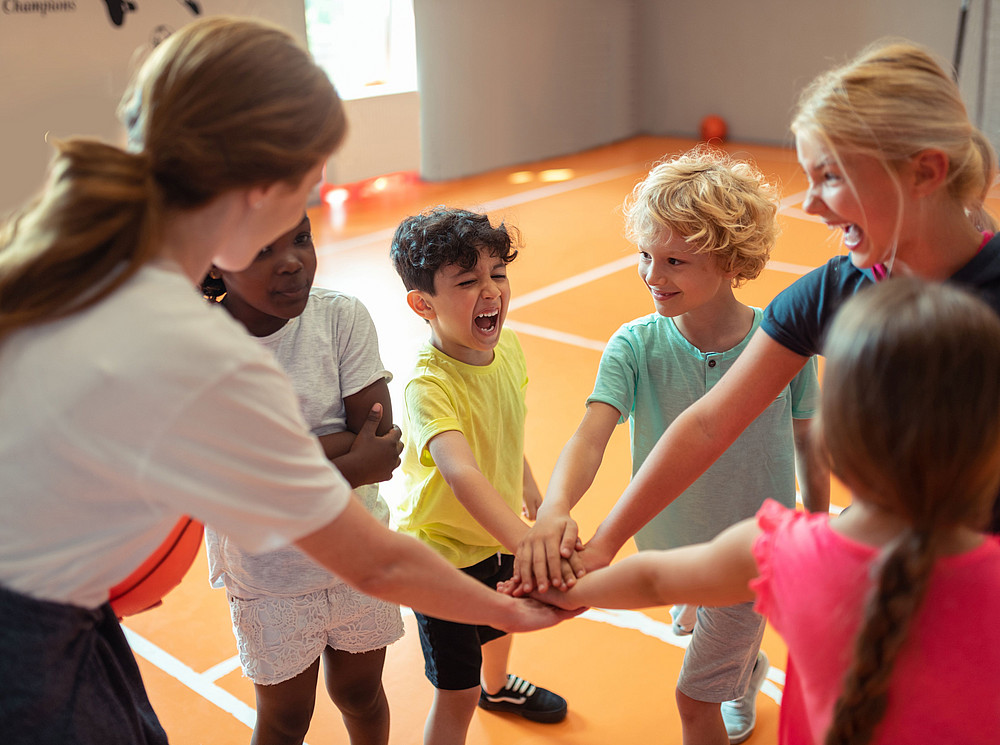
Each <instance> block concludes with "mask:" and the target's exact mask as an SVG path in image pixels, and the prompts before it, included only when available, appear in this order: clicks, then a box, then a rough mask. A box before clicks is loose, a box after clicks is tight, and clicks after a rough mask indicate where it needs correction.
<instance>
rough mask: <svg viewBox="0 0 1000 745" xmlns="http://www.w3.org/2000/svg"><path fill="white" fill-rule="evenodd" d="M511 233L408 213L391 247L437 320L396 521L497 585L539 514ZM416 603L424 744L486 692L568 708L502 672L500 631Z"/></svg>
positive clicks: (419, 376)
mask: <svg viewBox="0 0 1000 745" xmlns="http://www.w3.org/2000/svg"><path fill="white" fill-rule="evenodd" d="M516 240H517V234H516V232H515V231H514V230H513V229H512V228H509V227H507V226H506V225H504V224H502V223H501V224H500V225H498V226H496V227H494V226H493V225H492V224H491V223H490V221H489V218H488V217H487V216H486V215H481V214H476V213H473V212H468V211H465V210H457V209H446V208H438V209H435V210H431V211H428V212H425V213H423V214H420V215H416V216H413V217H408V218H406V219H405V220H403V222H402V223H401V224H400V226H399V227H398V228H397V230H396V234H395V236H394V237H393V240H392V248H391V250H390V255H391V257H392V261H393V265H394V266H395V268H396V271H397V272H398V273H399V276H400V277H401V278H402V280H403V284H404V285H405V286H406V289H407V296H406V299H407V302H408V304H409V306H410V307H411V308H412V309H413V311H414V312H415V313H416V314H417V315H418V316H420V317H421V318H423V319H425V320H426V321H427V323H428V325H429V326H430V340H429V342H428V343H427V344H425V345H424V347H423V348H422V349H421V351H420V353H419V355H418V358H417V362H416V366H415V369H414V372H413V376H412V378H411V379H410V380H409V382H408V383H407V384H406V388H405V394H404V396H405V410H404V420H403V421H404V432H405V433H406V447H405V449H404V451H403V466H402V471H403V478H404V483H405V485H406V492H407V493H406V497H405V499H404V500H403V501H402V504H401V505H398V508H397V520H398V523H399V530H400V531H401V532H403V533H408V534H410V535H412V536H415V537H416V538H418V539H419V540H421V541H423V542H424V543H426V544H427V545H428V546H430V547H431V548H432V549H434V550H435V551H437V552H438V553H439V554H441V556H443V557H444V558H445V559H447V560H448V561H450V562H451V563H452V564H454V565H455V566H456V567H459V568H460V569H462V570H463V571H465V572H466V573H468V574H469V575H471V576H473V577H475V578H476V579H478V580H480V581H481V582H483V583H484V584H486V585H489V586H490V587H495V586H496V583H497V582H500V581H504V580H506V579H508V578H509V577H510V576H511V574H512V571H513V556H512V554H513V550H514V548H515V547H516V546H517V545H518V543H519V542H520V540H521V538H522V536H523V535H524V534H525V533H526V532H527V531H528V525H527V524H526V523H525V522H524V520H522V519H521V517H520V515H521V514H522V511H523V514H524V515H526V516H527V517H528V518H529V519H534V517H535V513H536V510H537V509H538V505H539V504H540V503H541V500H542V497H541V492H540V491H539V489H538V485H537V484H536V483H535V479H534V476H532V474H531V469H530V468H529V467H528V463H527V461H526V460H525V458H524V416H525V402H524V391H525V387H526V385H527V382H528V378H527V369H526V365H525V362H524V354H523V353H522V351H521V345H520V344H519V342H518V340H517V337H516V336H515V335H514V332H512V331H510V330H505V329H504V328H503V323H504V319H505V317H506V315H507V308H508V306H509V303H510V285H509V283H508V281H507V264H509V263H510V262H511V261H513V260H514V258H515V257H516V256H517V249H516ZM566 571H569V565H568V564H566ZM416 616H417V622H418V626H419V630H420V644H421V648H422V649H423V653H424V662H425V673H426V675H427V678H428V679H429V680H430V682H431V683H432V684H433V686H434V688H435V696H434V703H433V705H432V706H431V711H430V714H429V715H428V718H427V724H426V726H425V730H424V742H425V743H463V742H465V737H466V733H467V731H468V727H469V723H470V722H471V720H472V715H473V713H474V712H475V709H476V705H477V703H478V705H479V706H480V707H482V708H484V709H490V710H494V711H508V712H514V713H517V714H519V715H521V716H523V717H525V718H527V719H530V720H532V721H536V722H558V721H560V720H562V719H563V718H564V717H565V716H566V701H565V699H563V698H562V697H561V696H558V695H556V694H554V693H552V692H551V691H548V690H546V689H544V688H540V687H537V686H534V685H532V684H531V683H529V682H528V681H526V680H523V679H521V678H519V677H517V676H515V675H508V674H507V658H508V655H509V652H510V644H511V638H510V637H509V636H507V635H505V634H504V632H502V631H498V630H497V629H493V628H491V627H488V626H469V625H466V624H458V623H452V622H450V621H442V620H440V619H437V618H431V617H428V616H424V615H421V614H419V613H417V614H416Z"/></svg>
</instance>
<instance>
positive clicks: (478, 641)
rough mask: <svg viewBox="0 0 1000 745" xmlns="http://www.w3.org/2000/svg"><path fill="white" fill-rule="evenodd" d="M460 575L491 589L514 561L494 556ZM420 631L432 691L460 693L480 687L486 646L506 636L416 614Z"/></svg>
mask: <svg viewBox="0 0 1000 745" xmlns="http://www.w3.org/2000/svg"><path fill="white" fill-rule="evenodd" d="M461 571H463V572H465V573H466V574H468V575H469V576H470V577H473V578H474V579H478V580H479V581H480V582H482V583H483V584H484V585H486V586H487V587H489V588H490V589H495V588H496V586H497V583H498V582H503V581H504V580H508V579H510V578H511V576H512V575H513V574H514V557H513V556H511V555H510V554H496V555H494V556H491V557H489V558H488V559H484V560H483V561H481V562H479V563H478V564H473V565H472V566H470V567H464V568H463V569H462V570H461ZM414 615H415V616H416V617H417V628H418V630H419V631H420V649H421V650H422V651H423V653H424V674H425V675H426V676H427V680H429V681H430V682H431V685H433V686H434V687H435V688H441V689H442V690H446V691H462V690H465V689H466V688H475V687H476V686H478V685H479V675H480V668H481V667H482V665H483V652H482V650H481V649H480V647H481V646H482V645H483V644H485V643H486V642H490V641H493V640H494V639H499V638H500V637H501V636H503V635H504V634H506V633H507V632H506V631H500V630H499V629H495V628H493V627H492V626H470V625H469V624H466V623H455V622H453V621H443V620H441V619H440V618H432V617H430V616H425V615H423V614H422V613H415V614H414Z"/></svg>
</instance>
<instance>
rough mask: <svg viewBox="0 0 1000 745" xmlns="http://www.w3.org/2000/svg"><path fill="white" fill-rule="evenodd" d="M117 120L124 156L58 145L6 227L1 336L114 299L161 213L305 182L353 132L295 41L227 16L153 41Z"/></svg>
mask: <svg viewBox="0 0 1000 745" xmlns="http://www.w3.org/2000/svg"><path fill="white" fill-rule="evenodd" d="M119 116H120V117H121V118H122V121H123V122H124V124H125V126H126V128H127V131H128V137H129V148H128V150H127V151H123V150H121V149H119V148H116V147H113V146H111V145H107V144H104V143H101V142H99V141H96V140H92V139H85V138H71V139H69V140H66V141H63V142H58V143H56V150H57V152H56V155H55V157H54V159H53V162H52V165H51V167H50V171H49V178H48V182H47V184H46V186H45V188H44V189H43V190H42V192H41V193H40V194H39V195H38V196H37V197H36V198H35V199H34V200H33V201H32V202H31V203H29V204H28V205H27V206H26V207H25V208H23V209H22V210H21V211H19V212H18V213H15V214H14V215H13V216H12V217H11V218H10V219H9V220H8V221H7V223H6V224H5V225H4V226H3V228H2V229H0V340H2V339H3V338H5V337H6V336H7V335H8V334H10V333H11V332H12V331H14V330H16V329H19V328H22V327H24V326H27V325H29V324H33V323H39V322H42V321H46V320H51V319H55V318H59V317H62V316H66V315H69V314H72V313H74V312H76V311H78V310H81V309H83V308H85V307H87V306H89V305H91V304H93V303H95V302H97V301H99V300H100V299H102V298H103V297H106V296H107V295H108V294H110V293H111V292H113V291H114V290H115V288H117V287H118V286H120V285H121V284H122V283H123V282H124V281H125V280H126V279H128V277H130V276H131V275H132V274H134V273H135V272H136V271H137V270H138V269H139V268H140V267H141V266H142V265H143V264H144V263H146V262H147V261H149V260H150V259H151V258H153V257H154V256H155V255H156V253H157V251H158V244H157V237H158V231H159V228H160V225H161V222H162V219H163V216H164V213H165V212H166V211H168V210H188V209H194V208H197V207H200V206H203V205H206V204H208V203H209V202H211V201H212V200H213V199H214V198H215V197H217V196H219V195H221V194H223V193H225V192H227V191H229V190H233V189H239V188H248V187H253V186H266V185H269V184H273V183H277V182H289V183H294V184H297V183H299V182H300V181H301V179H302V178H303V177H304V176H305V175H306V173H307V172H308V171H310V170H311V169H312V168H314V167H315V166H316V164H317V163H319V162H321V161H322V160H323V159H324V158H325V157H326V156H328V155H329V154H330V153H331V152H332V151H333V150H334V149H335V148H336V147H337V145H338V144H339V143H340V141H341V140H342V139H343V136H344V132H345V130H346V122H345V118H344V112H343V107H342V105H341V102H340V99H339V97H338V96H337V93H336V91H335V90H334V88H333V85H332V84H331V83H330V81H329V79H328V78H327V76H326V74H325V73H324V72H323V71H322V70H321V69H320V68H319V67H318V66H317V65H316V64H315V63H314V62H313V61H312V59H311V58H310V57H309V55H308V53H307V52H306V51H305V50H304V49H302V47H301V46H300V45H299V43H298V42H297V41H296V40H295V39H294V38H293V37H292V36H291V35H290V34H288V33H287V32H286V31H284V30H283V29H281V28H279V27H277V26H273V25H270V24H267V23H263V22H260V21H255V20H249V19H235V18H224V17H211V18H205V19H203V20H200V21H197V22H195V23H192V24H190V25H188V26H185V27H184V28H182V29H180V30H179V31H177V32H176V33H175V34H173V35H172V36H171V37H169V38H168V39H167V40H166V41H164V42H163V43H162V44H161V45H160V46H159V47H157V48H156V49H155V50H154V51H153V53H152V54H151V55H150V56H149V58H148V59H147V60H146V61H145V63H144V64H143V65H142V67H141V68H140V69H139V70H138V72H137V74H136V75H135V76H134V78H133V80H132V82H131V84H130V86H129V88H128V90H127V91H126V93H125V95H124V97H123V99H122V103H121V105H120V107H119Z"/></svg>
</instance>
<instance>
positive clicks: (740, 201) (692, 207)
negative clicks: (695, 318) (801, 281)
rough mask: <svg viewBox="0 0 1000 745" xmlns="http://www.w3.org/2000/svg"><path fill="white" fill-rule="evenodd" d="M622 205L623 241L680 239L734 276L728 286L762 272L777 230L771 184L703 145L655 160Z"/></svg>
mask: <svg viewBox="0 0 1000 745" xmlns="http://www.w3.org/2000/svg"><path fill="white" fill-rule="evenodd" d="M623 210H624V213H625V231H626V235H627V237H628V239H629V240H630V241H632V242H633V243H635V244H636V245H638V246H640V247H642V246H649V245H651V244H653V243H655V242H657V241H661V240H665V239H668V238H670V237H672V236H680V237H682V238H683V239H684V241H685V242H686V243H688V244H689V245H690V246H691V250H692V251H693V252H695V253H710V254H712V255H713V256H715V258H716V260H717V262H718V266H719V268H720V270H721V271H722V272H724V273H734V276H733V279H732V283H733V287H739V286H740V285H741V284H743V282H745V281H746V280H748V279H754V278H756V277H757V276H758V275H759V274H760V273H761V271H762V270H763V269H764V266H765V265H766V264H767V261H768V258H769V257H770V255H771V249H772V248H773V247H774V243H775V240H776V239H777V237H778V231H779V228H778V224H777V222H776V220H775V216H776V215H777V212H778V204H777V189H776V188H775V187H774V186H773V185H772V184H770V183H768V182H767V180H766V179H765V178H764V176H763V174H762V173H761V172H760V171H759V170H757V168H755V167H754V166H753V165H751V164H750V163H747V162H745V161H741V160H737V159H735V158H733V157H731V156H730V155H728V154H727V153H725V152H723V151H721V150H717V149H715V148H711V147H707V146H704V145H702V146H698V147H696V148H694V149H693V150H689V151H688V152H686V153H683V154H682V155H678V156H675V157H672V158H668V159H665V160H661V161H659V162H658V163H657V164H656V165H654V166H653V169H652V170H651V171H650V172H649V174H648V175H647V176H646V178H644V179H643V180H642V181H641V182H640V183H639V184H637V185H636V187H635V188H634V189H633V190H632V193H631V194H630V195H629V197H628V198H627V199H626V200H625V204H624V205H623Z"/></svg>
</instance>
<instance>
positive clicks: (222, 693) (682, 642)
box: [122, 606, 785, 745]
mask: <svg viewBox="0 0 1000 745" xmlns="http://www.w3.org/2000/svg"><path fill="white" fill-rule="evenodd" d="M400 610H401V611H402V613H403V615H404V616H409V615H412V614H413V611H412V610H411V609H410V608H407V607H405V606H401V607H400ZM579 617H580V618H585V619H587V620H589V621H595V622H597V623H606V624H608V625H609V626H615V627H617V628H621V629H631V630H633V631H638V632H639V633H641V634H643V635H644V636H649V637H652V638H653V639H658V640H659V641H662V642H665V643H667V644H670V645H672V646H674V647H680V648H682V649H683V648H686V647H687V646H688V644H690V643H691V637H690V636H677V635H676V634H674V632H673V631H672V630H671V628H670V626H669V624H666V623H663V622H661V621H657V620H655V619H653V618H650V617H649V616H647V615H645V614H643V613H640V612H638V611H629V610H606V609H601V608H590V609H589V610H587V611H585V612H584V613H582V614H580V616H579ZM122 631H123V632H124V633H125V638H126V639H127V640H128V643H129V646H130V647H131V648H132V651H133V652H134V653H135V654H137V655H139V656H140V657H142V658H144V659H146V660H147V661H148V662H149V663H150V664H152V665H154V666H156V667H157V668H159V669H160V670H162V671H163V672H165V673H166V674H167V675H169V676H170V677H172V678H174V679H175V680H177V681H178V682H180V683H182V684H183V685H185V686H187V687H188V688H190V689H191V690H192V691H194V692H195V693H197V694H198V695H199V696H201V697H202V698H203V699H205V700H206V701H208V702H209V703H212V704H214V705H215V706H217V707H219V708H220V709H222V710H223V711H225V712H227V713H229V714H232V716H233V717H235V718H236V719H237V720H239V721H240V722H242V723H243V724H245V725H246V726H247V727H249V728H250V729H253V727H254V724H255V723H256V721H257V712H256V711H255V710H254V709H253V707H252V706H248V705H247V704H245V703H243V702H242V701H241V700H240V699H238V698H237V697H236V696H234V695H233V694H231V693H229V691H226V690H224V689H222V688H220V687H219V686H217V685H216V684H215V680H216V678H211V677H210V676H212V675H214V674H215V672H216V671H218V670H219V669H220V668H222V667H223V666H225V665H230V664H231V663H232V661H233V659H234V658H230V659H228V660H224V661H223V662H221V663H219V664H218V665H215V666H213V667H211V668H209V669H208V670H206V671H205V672H203V673H196V672H195V671H194V670H193V669H192V668H190V667H188V666H187V665H185V664H184V663H183V662H181V661H180V660H178V659H177V658H176V657H174V656H173V655H171V654H169V653H168V652H166V651H164V650H163V649H161V648H160V647H158V646H156V645H155V644H154V643H153V642H151V641H149V640H148V639H146V638H145V637H143V636H142V635H140V634H138V633H137V632H135V631H133V630H132V629H130V628H128V627H127V626H124V625H123V626H122ZM238 665H239V661H238V658H237V666H238ZM767 678H768V682H765V683H764V685H763V686H762V687H761V693H763V694H764V695H766V696H767V697H768V698H770V699H771V700H773V701H775V702H776V703H777V704H779V705H780V704H781V690H780V689H779V688H778V687H777V686H775V685H774V684H775V683H777V684H778V685H782V686H783V685H784V684H785V672H784V670H781V669H779V668H776V667H774V665H773V664H772V665H771V669H770V670H769V671H768V673H767ZM771 681H773V682H771ZM302 745H308V743H303V744H302Z"/></svg>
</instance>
